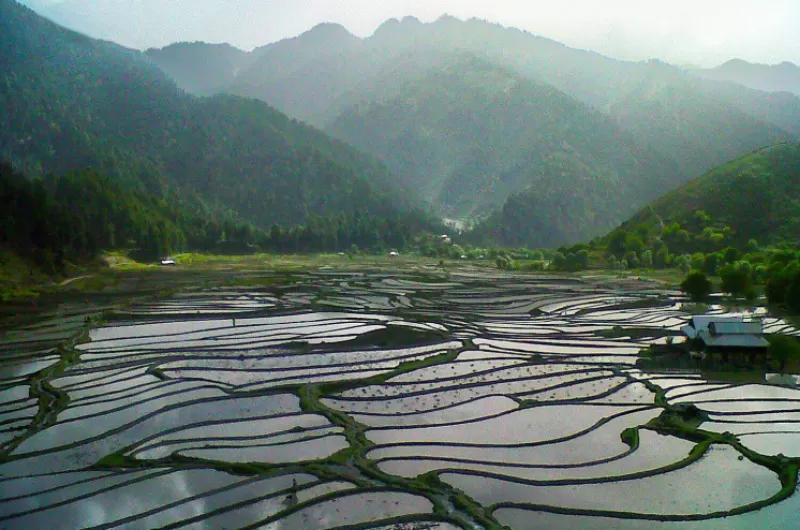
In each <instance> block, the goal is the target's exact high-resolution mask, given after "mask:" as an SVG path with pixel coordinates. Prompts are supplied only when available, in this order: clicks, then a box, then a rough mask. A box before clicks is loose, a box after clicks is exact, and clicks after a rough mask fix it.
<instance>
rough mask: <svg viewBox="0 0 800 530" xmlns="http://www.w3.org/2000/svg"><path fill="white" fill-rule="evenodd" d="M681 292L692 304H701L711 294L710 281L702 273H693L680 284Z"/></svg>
mask: <svg viewBox="0 0 800 530" xmlns="http://www.w3.org/2000/svg"><path fill="white" fill-rule="evenodd" d="M681 290H682V291H683V292H684V293H686V294H687V295H688V296H689V298H691V299H692V301H693V302H702V301H703V300H705V299H706V298H708V295H710V294H711V281H710V280H709V279H708V278H707V277H706V275H705V274H703V273H702V272H697V271H696V272H693V273H691V274H689V275H688V276H687V277H686V278H685V279H684V280H683V282H681Z"/></svg>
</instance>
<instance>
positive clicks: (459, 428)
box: [0, 272, 800, 530]
mask: <svg viewBox="0 0 800 530" xmlns="http://www.w3.org/2000/svg"><path fill="white" fill-rule="evenodd" d="M279 283H280V282H279ZM284 283H286V285H285V286H284V287H282V288H281V290H280V291H281V294H280V295H273V294H269V295H267V294H265V293H263V292H261V293H259V292H256V291H254V290H253V289H252V288H248V289H241V290H237V289H225V290H222V289H220V290H194V291H191V292H188V293H184V294H181V295H177V296H174V297H171V298H169V299H163V300H155V301H154V300H148V301H144V300H140V301H138V302H136V303H134V304H132V305H129V306H128V307H127V308H126V309H125V311H124V312H123V311H117V313H116V315H115V316H116V318H115V319H114V321H113V324H109V325H107V326H103V327H100V328H98V329H94V330H92V332H91V338H92V341H91V342H89V343H87V344H83V345H81V346H80V348H79V351H80V353H81V357H80V359H79V360H77V361H76V362H73V360H72V359H67V360H68V362H67V363H65V365H66V364H69V363H72V364H69V366H68V367H67V368H66V370H65V371H64V373H56V374H53V375H50V376H48V378H45V379H46V383H47V384H45V385H44V386H42V385H41V384H40V383H39V382H38V380H39V379H41V378H42V377H44V374H45V372H42V370H44V369H46V368H48V367H51V366H53V365H54V364H55V363H57V362H58V361H59V359H60V357H59V356H57V355H55V354H54V353H53V352H54V351H55V346H56V345H57V344H58V342H60V341H63V340H65V339H66V338H67V337H69V336H71V335H74V334H75V333H77V332H78V331H79V330H80V327H81V325H82V323H83V320H84V316H85V315H86V314H89V313H90V310H89V309H86V308H83V309H81V312H76V313H74V314H70V313H69V312H68V311H67V312H66V313H64V312H63V311H62V313H60V314H58V315H55V316H54V315H50V316H48V317H47V319H45V320H44V321H42V322H40V323H38V324H33V325H31V326H30V327H29V328H26V329H25V330H18V331H17V332H15V333H14V334H12V335H9V337H12V339H13V340H9V341H8V343H7V344H4V345H3V352H5V353H7V354H8V357H7V358H6V360H5V361H0V444H5V445H2V446H0V451H2V454H3V456H5V457H6V458H4V460H3V461H2V462H3V463H2V464H0V528H65V529H70V528H89V527H100V528H114V527H119V528H134V529H139V528H141V529H145V528H148V529H149V528H157V527H163V526H169V527H171V528H180V527H185V528H197V529H216V528H238V527H242V526H245V527H246V526H250V527H253V528H256V527H261V528H274V529H278V528H280V529H293V530H294V529H300V530H317V529H320V530H321V529H324V528H334V527H346V526H348V525H350V526H358V527H360V528H368V527H374V528H375V529H376V530H389V529H392V530H395V529H401V530H423V529H424V530H433V529H438V530H454V528H456V527H457V526H459V524H460V525H461V526H464V525H466V526H471V527H477V525H476V524H473V523H474V520H473V519H472V517H473V516H472V515H471V514H470V513H469V510H468V509H466V508H465V507H464V506H463V505H462V504H459V503H455V502H454V498H455V497H454V493H453V490H452V489H450V488H449V486H448V484H449V485H452V486H455V487H457V488H459V489H461V490H463V491H464V492H465V493H466V494H467V495H468V496H469V497H470V498H471V501H469V502H474V503H476V504H474V505H473V506H472V509H473V511H475V510H480V511H482V510H483V509H487V510H488V511H487V513H491V512H492V511H494V516H495V517H496V519H497V520H498V521H499V522H500V523H501V524H506V525H509V526H511V527H512V528H515V529H517V530H526V529H529V528H530V529H533V528H556V529H566V528H598V529H603V530H605V529H617V528H620V529H623V530H637V529H640V528H641V529H644V528H648V529H649V528H666V529H676V530H677V529H679V528H680V529H682V528H688V529H691V530H694V529H700V530H706V529H712V528H720V527H725V528H737V529H739V528H742V529H743V528H752V527H758V528H764V529H773V528H775V529H777V528H790V527H792V526H786V525H787V524H788V525H791V524H793V519H792V514H793V510H796V509H797V508H800V506H798V504H797V496H794V497H792V498H790V499H789V500H788V501H784V502H782V503H778V504H776V505H774V506H769V507H767V508H764V509H762V510H760V511H758V512H754V513H748V514H744V515H740V516H736V517H729V518H727V519H724V520H720V519H718V518H716V517H717V515H718V514H719V513H720V512H725V511H727V510H733V509H737V508H741V507H743V506H746V505H748V504H749V503H754V502H760V501H764V500H766V499H769V498H770V497H771V496H772V495H774V494H775V493H777V491H778V490H779V489H780V481H779V479H778V475H777V474H776V473H775V472H774V471H772V470H770V469H768V468H766V467H763V466H760V465H757V464H756V463H753V462H751V461H750V460H748V459H746V458H743V455H740V454H739V453H738V452H737V451H736V450H735V449H733V448H732V447H730V446H727V445H723V444H715V445H713V446H711V448H710V449H708V450H707V451H706V452H705V454H704V455H700V454H699V453H697V450H698V447H697V441H696V440H695V441H688V440H684V439H681V438H677V437H675V436H665V435H662V434H659V433H658V432H656V431H655V430H653V429H652V422H653V421H654V420H655V419H656V418H658V417H659V416H660V415H661V414H662V413H663V412H664V404H663V403H662V402H661V401H659V399H666V400H667V401H668V402H669V403H670V404H677V403H686V404H689V403H693V404H695V405H697V406H698V407H700V408H701V409H702V410H703V411H705V412H706V413H707V415H708V421H706V422H705V423H704V424H703V425H702V428H703V429H705V430H707V431H710V432H717V433H725V432H728V433H733V434H736V435H738V436H739V439H740V440H741V442H742V443H743V444H744V445H745V446H747V447H749V448H750V449H752V450H754V451H757V452H760V453H762V454H765V455H776V454H778V453H782V454H784V455H787V456H790V457H800V455H798V454H797V447H800V443H798V442H800V392H798V390H797V388H796V386H797V378H796V376H779V375H777V374H768V375H767V376H766V378H764V376H763V374H701V373H690V372H683V373H675V372H673V373H647V372H642V371H641V370H638V369H636V367H635V365H636V361H637V359H638V352H639V351H640V349H641V348H643V347H645V346H647V345H648V344H651V343H654V342H664V341H665V340H666V337H667V336H669V335H672V334H675V333H676V332H677V330H678V329H679V328H680V326H681V325H682V324H683V322H684V319H685V318H686V316H687V315H685V314H684V313H683V312H682V309H681V303H680V301H678V300H675V299H670V298H669V297H665V296H661V295H658V294H653V293H650V292H647V291H641V290H640V291H636V289H641V288H643V287H645V285H644V284H631V285H630V286H628V287H623V286H619V285H614V286H612V285H610V284H607V283H603V281H602V280H589V281H578V280H576V279H569V280H565V279H558V278H554V277H549V278H535V277H514V276H511V275H496V276H494V277H492V276H491V273H489V272H486V273H484V272H481V273H480V274H478V273H475V274H460V273H452V274H450V276H449V278H448V279H447V280H445V279H443V278H423V277H421V276H411V275H402V274H387V273H359V274H338V273H335V272H328V273H319V274H307V275H303V276H298V277H297V278H295V279H293V281H292V282H284ZM281 285H283V283H281ZM632 307H636V308H632ZM320 308H325V311H320V310H319V309H320ZM715 310H716V311H721V309H720V308H716V309H715ZM59 319H62V320H63V323H62V324H59ZM617 326H621V327H622V328H623V331H627V333H621V334H620V333H618V332H616V331H614V332H611V331H613V330H615V328H616V327H617ZM767 328H768V329H770V330H778V331H782V332H786V331H789V332H794V330H793V329H791V328H789V327H788V324H786V323H785V322H782V321H780V320H778V319H770V318H769V317H767ZM625 335H628V337H626V336H625ZM612 337H613V338H612ZM766 383H770V384H769V385H768V384H766ZM660 389H664V391H665V393H664V394H663V395H660V394H659V390H660ZM648 426H650V427H648ZM29 428H30V429H29ZM692 451H695V453H693V456H692V458H689V455H690V452H692ZM370 461H371V462H370ZM367 464H370V465H374V466H376V467H375V469H377V470H380V471H381V472H384V473H388V474H390V475H393V476H392V477H391V478H389V477H386V476H383V475H381V474H380V473H379V472H375V471H374V470H373V471H370V472H365V470H366V469H368V468H367V467H366V466H367ZM425 474H437V475H438V477H439V479H440V480H442V481H443V482H444V485H437V483H436V481H435V480H434V479H433V478H432V476H431V475H426V478H425V484H427V485H428V486H426V487H425V488H422V489H420V484H421V482H419V480H420V479H419V478H418V477H419V476H421V475H425ZM430 484H434V486H433V490H431V489H430V488H431V487H430V486H429V485H430ZM359 490H360V491H359ZM432 491H434V492H435V493H431V492H432ZM426 495H427V496H428V497H427V498H426ZM434 503H437V504H438V506H437V510H436V511H437V514H439V517H445V518H446V517H447V516H446V515H442V514H447V513H450V514H451V515H452V518H451V519H452V520H451V523H450V524H448V523H444V522H442V523H428V522H425V521H426V520H428V519H431V518H432V517H433V516H432V515H431V514H432V512H433V510H434ZM478 505H482V507H479V506H478ZM493 506H494V507H495V508H497V509H495V510H493V508H492V507H493ZM548 510H555V511H559V512H562V513H570V512H572V513H577V512H579V511H580V512H581V513H582V515H555V514H551V513H548ZM593 511H594V512H596V514H597V516H595V517H592V516H589V515H588V514H590V513H591V512H593ZM615 513H616V514H618V515H619V518H613V517H608V516H609V515H612V514H615ZM398 516H402V517H404V519H402V521H399V522H395V523H392V524H390V523H391V521H389V520H390V519H391V518H392V517H398ZM647 516H658V517H660V518H662V519H669V518H670V517H673V518H674V517H680V516H686V517H689V518H692V517H695V518H696V517H698V516H699V517H713V518H714V519H712V520H710V521H679V522H678V521H675V522H657V521H645V520H641V518H643V517H647ZM637 518H638V520H637ZM465 521H466V522H465ZM459 522H460V523H459ZM462 523H463V524H462ZM370 525H372V526H370ZM720 525H723V526H720ZM782 525H783V526H782Z"/></svg>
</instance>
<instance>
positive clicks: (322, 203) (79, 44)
mask: <svg viewBox="0 0 800 530" xmlns="http://www.w3.org/2000/svg"><path fill="white" fill-rule="evenodd" d="M0 67H2V68H0V72H1V73H0V108H3V109H7V112H3V113H2V114H0V157H1V158H3V159H6V160H9V161H10V162H11V163H12V164H13V165H14V166H15V167H17V168H19V169H21V170H23V171H25V172H26V173H28V174H30V175H31V176H37V175H44V174H47V173H64V172H67V171H71V170H79V169H84V168H86V167H93V168H94V169H95V170H97V171H98V172H100V173H102V174H106V175H109V176H111V177H113V178H116V179H119V180H120V181H122V182H124V183H125V184H126V185H128V186H131V187H132V188H136V189H139V190H146V191H148V192H150V193H154V194H157V195H161V196H167V195H168V194H177V195H178V196H179V197H181V198H183V199H186V200H189V201H193V202H194V203H195V204H196V205H197V207H198V208H202V207H203V205H202V204H199V203H198V201H197V200H196V199H197V198H198V197H199V199H201V202H204V203H205V204H206V205H210V206H211V207H212V208H213V209H215V210H217V211H225V212H232V214H233V215H236V216H238V217H239V218H241V219H243V220H247V221H251V222H253V223H255V224H256V225H258V226H261V227H265V228H267V227H269V226H271V225H272V224H274V223H277V224H282V225H291V224H298V223H303V222H305V221H306V220H307V219H309V218H310V217H311V216H312V215H314V216H325V215H333V214H339V213H342V212H348V213H349V214H352V215H355V214H356V213H358V212H363V213H365V214H369V215H374V216H379V217H390V218H398V216H399V217H403V218H406V219H408V223H409V226H413V227H418V226H420V225H424V224H425V223H426V222H427V221H426V217H425V216H424V215H421V214H420V212H418V211H417V210H416V209H415V208H414V207H413V205H412V204H411V203H413V200H411V199H409V197H408V195H409V192H408V191H407V190H406V191H400V192H398V191H397V188H396V186H395V184H394V183H393V177H392V176H391V174H390V173H389V171H388V170H387V169H386V168H385V167H384V166H382V165H380V164H378V163H376V162H375V161H374V160H372V159H370V158H368V157H366V156H365V155H362V154H360V153H358V152H357V151H355V150H354V149H353V148H351V147H348V146H346V145H344V144H342V143H340V142H337V141H335V140H332V139H331V138H329V137H327V136H326V135H324V134H323V133H321V132H319V131H317V130H314V129H312V128H310V127H307V126H304V125H302V124H298V123H297V122H295V121H293V120H291V119H289V118H288V117H286V116H285V115H283V114H281V113H280V112H278V111H276V110H274V109H272V108H270V107H269V106H267V105H266V104H264V103H262V102H258V101H253V100H246V99H241V98H236V97H231V96H218V97H215V98H211V99H207V100H197V99H194V98H192V97H189V96H187V95H185V94H183V93H182V92H181V91H180V90H178V89H177V88H176V87H175V85H174V84H173V83H172V82H171V81H170V80H169V79H168V78H167V77H166V76H165V75H164V74H163V73H162V72H161V71H160V70H158V69H157V68H156V67H155V66H153V65H152V63H151V62H150V60H149V59H148V58H147V57H146V56H145V55H144V54H141V53H139V52H135V51H132V50H128V49H124V48H121V47H119V46H115V45H113V44H109V43H105V42H100V41H96V40H92V39H89V38H87V37H84V36H81V35H78V34H76V33H74V32H71V31H68V30H65V29H64V28H61V27H59V26H56V25H55V24H52V23H50V22H48V21H46V20H45V19H43V18H41V17H39V16H37V15H35V14H34V13H33V12H32V11H30V10H28V9H26V8H24V7H22V6H20V5H19V4H17V3H15V2H13V1H11V0H0Z"/></svg>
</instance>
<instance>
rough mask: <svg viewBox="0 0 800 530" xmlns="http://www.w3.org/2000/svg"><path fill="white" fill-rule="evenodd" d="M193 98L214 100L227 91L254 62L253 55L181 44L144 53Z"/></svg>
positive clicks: (220, 46) (222, 46) (199, 44)
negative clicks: (206, 97) (215, 96)
mask: <svg viewBox="0 0 800 530" xmlns="http://www.w3.org/2000/svg"><path fill="white" fill-rule="evenodd" d="M145 53H146V54H147V55H148V56H149V57H150V59H152V60H153V62H154V63H155V64H156V65H158V67H159V68H161V69H162V70H164V71H166V72H169V75H170V76H172V78H173V79H175V82H176V83H177V84H178V86H180V87H181V88H183V89H184V90H186V91H187V92H189V93H191V94H195V95H197V96H212V95H214V94H217V93H219V92H221V91H222V90H224V89H225V88H227V87H228V86H229V85H230V84H231V83H232V82H233V81H234V80H235V79H236V77H237V76H238V75H239V74H241V73H242V72H243V71H244V70H246V69H247V68H248V67H249V66H250V64H251V63H252V61H253V55H252V54H250V53H248V52H245V51H243V50H240V49H238V48H234V47H233V46H231V45H229V44H206V43H204V42H178V43H175V44H171V45H169V46H167V47H165V48H161V49H149V50H147V51H146V52H145Z"/></svg>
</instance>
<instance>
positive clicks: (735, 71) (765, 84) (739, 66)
mask: <svg viewBox="0 0 800 530" xmlns="http://www.w3.org/2000/svg"><path fill="white" fill-rule="evenodd" d="M694 73H696V74H697V75H699V76H701V77H704V78H706V79H714V80H717V81H732V82H734V83H738V84H740V85H743V86H746V87H750V88H753V89H756V90H763V91H765V92H791V93H793V94H795V95H797V96H800V66H797V65H796V64H793V63H790V62H783V63H780V64H776V65H767V64H754V63H749V62H747V61H743V60H741V59H732V60H730V61H728V62H726V63H725V64H722V65H720V66H718V67H716V68H710V69H703V70H696V71H695V72H694Z"/></svg>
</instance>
